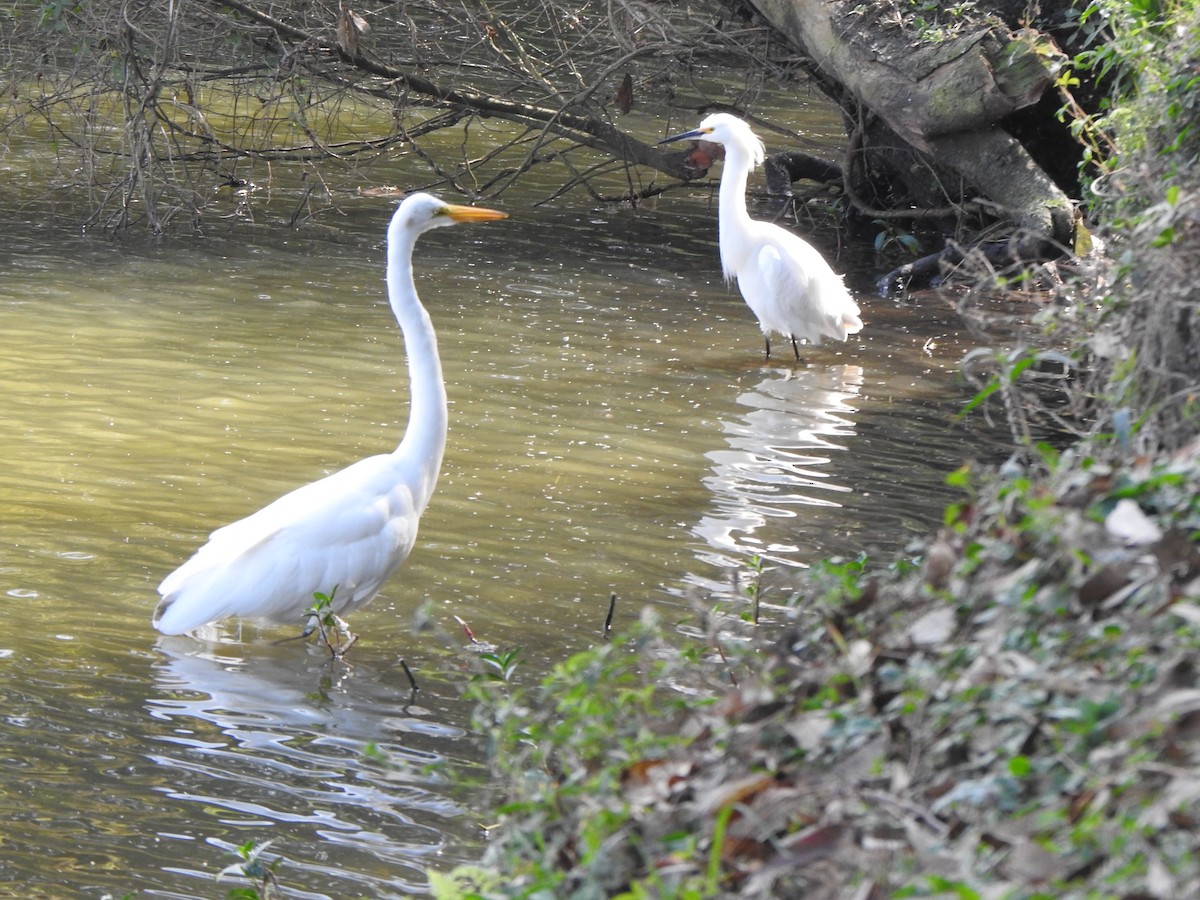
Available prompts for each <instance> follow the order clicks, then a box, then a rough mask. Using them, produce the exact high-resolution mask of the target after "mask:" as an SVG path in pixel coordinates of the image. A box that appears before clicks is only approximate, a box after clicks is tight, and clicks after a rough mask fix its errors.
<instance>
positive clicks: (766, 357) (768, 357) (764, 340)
mask: <svg viewBox="0 0 1200 900" xmlns="http://www.w3.org/2000/svg"><path fill="white" fill-rule="evenodd" d="M763 342H764V343H766V345H767V355H766V356H764V357H763V359H770V358H771V339H770V338H769V337H768V336H767V335H765V334H764V335H763Z"/></svg>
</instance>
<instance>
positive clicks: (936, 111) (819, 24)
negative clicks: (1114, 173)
mask: <svg viewBox="0 0 1200 900" xmlns="http://www.w3.org/2000/svg"><path fill="white" fill-rule="evenodd" d="M751 2H752V4H753V6H754V8H755V9H756V10H757V11H758V12H759V13H760V14H761V15H762V16H763V17H764V18H766V19H767V21H768V22H770V23H771V25H772V26H773V27H774V28H775V29H777V30H778V31H779V32H780V33H782V34H783V35H784V36H785V37H786V38H787V39H788V40H789V41H791V42H792V43H793V44H795V45H796V46H797V47H798V48H799V49H801V50H802V51H803V52H804V53H805V55H806V56H808V57H809V58H810V59H811V60H812V61H813V63H814V65H815V66H816V67H817V69H818V73H817V74H818V77H819V79H820V80H821V81H822V82H823V83H824V84H825V85H826V86H827V87H829V86H832V91H833V93H834V94H835V97H836V99H837V100H838V101H839V102H840V103H842V105H843V108H845V109H846V112H847V116H848V118H849V119H850V120H851V121H850V128H851V131H852V150H853V151H854V152H852V153H851V154H850V155H849V156H848V165H847V166H846V167H845V168H846V173H845V174H846V177H847V179H848V182H850V183H852V184H857V185H863V184H864V183H866V182H870V181H872V180H874V181H875V182H878V181H880V180H886V181H887V182H889V184H888V185H887V186H886V188H884V187H881V186H880V185H879V184H878V183H876V184H875V185H874V186H873V188H872V190H871V192H870V194H869V195H866V194H865V192H864V191H861V190H852V191H851V196H852V198H854V199H855V201H856V203H857V204H858V205H859V206H860V207H863V208H864V211H865V212H868V214H871V215H880V214H886V213H887V212H889V210H881V209H875V208H869V207H872V206H873V204H872V203H871V200H872V198H881V197H884V196H887V197H889V198H890V200H889V201H888V205H891V206H893V207H896V213H897V214H908V215H911V214H913V212H914V211H913V210H911V209H910V210H905V209H903V206H904V205H905V202H906V201H907V202H908V204H909V205H912V204H922V205H936V206H939V207H950V208H951V209H953V208H962V206H963V205H964V204H969V205H972V206H973V207H975V208H976V209H978V210H980V211H981V212H983V213H984V214H990V215H991V217H994V218H999V219H1007V220H1009V221H1010V222H1011V223H1012V224H1013V226H1014V227H1015V228H1017V229H1019V230H1023V231H1030V232H1033V233H1035V234H1036V235H1038V236H1039V237H1044V238H1047V239H1050V240H1053V241H1056V242H1058V243H1060V244H1063V245H1067V244H1069V242H1070V233H1071V228H1072V222H1073V215H1072V208H1071V200H1070V198H1069V197H1068V196H1067V194H1066V193H1065V192H1064V191H1063V190H1062V189H1061V188H1060V187H1059V186H1058V185H1057V184H1056V183H1055V182H1054V180H1053V179H1052V178H1051V177H1049V175H1047V174H1046V173H1045V172H1044V171H1043V170H1042V169H1041V167H1040V166H1039V165H1038V163H1037V162H1036V161H1035V159H1034V157H1033V155H1031V154H1030V152H1029V151H1028V150H1027V149H1026V147H1025V146H1023V145H1022V144H1021V143H1020V141H1018V140H1017V139H1016V138H1015V137H1013V136H1012V135H1011V134H1009V133H1008V131H1006V130H1005V129H1004V128H1003V127H1002V123H1003V122H1004V120H1005V119H1007V118H1009V117H1011V116H1013V115H1014V114H1017V113H1019V112H1020V111H1022V110H1026V109H1028V108H1030V107H1033V106H1034V105H1035V104H1037V103H1038V101H1039V100H1040V99H1041V98H1042V97H1043V95H1045V93H1046V92H1047V90H1049V89H1050V88H1051V87H1052V85H1053V83H1054V77H1055V74H1056V72H1057V71H1058V67H1059V66H1060V65H1061V64H1062V62H1063V60H1064V57H1063V55H1062V54H1061V52H1059V51H1058V49H1057V47H1056V46H1055V45H1054V42H1053V41H1052V40H1051V39H1050V38H1049V37H1047V36H1046V35H1044V34H1042V33H1041V32H1039V31H1036V30H1033V29H1029V28H1024V29H1019V30H1010V29H1009V27H1008V26H1007V25H1006V24H1005V23H1004V22H1003V21H1002V20H1001V19H999V18H995V19H989V20H986V21H980V22H978V23H977V24H975V25H973V26H971V27H970V28H969V29H963V30H960V31H958V32H957V33H954V34H947V35H945V36H944V37H941V38H939V39H936V40H931V39H930V37H929V35H923V36H919V37H918V36H916V35H914V34H913V33H911V31H909V30H907V29H906V28H905V27H904V25H903V23H901V22H900V21H898V20H897V21H890V20H886V19H885V18H884V15H883V13H884V8H885V7H887V6H888V4H867V3H861V2H853V0H843V2H828V0H751ZM899 144H902V145H904V146H903V148H902V149H900V148H898V145H899ZM937 198H940V200H941V202H940V203H939V204H933V201H934V200H935V199H937ZM950 211H951V210H950V209H946V208H940V209H931V210H930V213H931V215H946V214H947V213H948V212H950Z"/></svg>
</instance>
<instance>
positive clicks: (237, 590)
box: [154, 194, 507, 634]
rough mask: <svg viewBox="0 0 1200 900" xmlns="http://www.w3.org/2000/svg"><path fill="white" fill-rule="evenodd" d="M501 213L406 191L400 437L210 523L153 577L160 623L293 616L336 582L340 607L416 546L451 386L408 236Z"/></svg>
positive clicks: (391, 257)
mask: <svg viewBox="0 0 1200 900" xmlns="http://www.w3.org/2000/svg"><path fill="white" fill-rule="evenodd" d="M506 217H507V214H506V213H502V212H497V211H496V210H491V209H481V208H476V207H471V206H456V205H453V204H449V203H445V202H443V201H441V200H439V199H438V198H436V197H433V196H430V195H429V194H412V195H411V196H409V197H406V198H405V200H404V202H403V203H401V204H400V206H399V208H398V209H397V210H396V212H395V214H394V215H393V216H392V221H391V224H390V225H389V226H388V232H387V289H388V299H389V301H390V302H391V306H392V312H394V313H395V315H396V321H397V322H398V323H399V324H400V330H401V331H402V332H403V334H404V343H405V347H406V350H407V353H408V370H409V380H410V388H409V389H410V392H411V405H410V408H409V417H408V427H407V428H406V429H405V432H404V438H403V440H401V441H400V445H399V446H398V447H397V448H396V449H395V450H394V451H393V452H391V453H384V454H380V455H378V456H371V457H368V458H366V459H363V460H360V461H358V462H356V463H354V464H353V465H351V466H348V467H347V468H345V469H342V470H341V471H340V472H335V473H334V474H332V475H330V476H328V477H326V478H322V479H321V480H320V481H315V482H313V483H312V484H306V485H304V486H303V487H301V488H297V489H296V490H294V491H292V492H291V493H288V494H285V495H284V496H282V497H280V498H279V499H278V500H276V501H275V502H274V503H271V504H270V505H269V506H266V507H264V508H263V509H260V510H259V511H258V512H256V513H254V514H253V515H251V516H248V517H246V518H244V519H242V520H240V521H238V522H234V523H233V524H231V525H226V526H225V527H224V528H219V529H217V530H216V531H214V532H213V533H212V534H211V535H210V536H209V540H208V543H207V544H205V545H204V546H203V547H201V548H200V549H199V550H198V551H197V552H196V554H195V555H194V556H193V557H192V558H191V559H189V560H188V561H187V562H185V563H184V564H183V565H182V566H180V567H179V568H178V569H176V570H175V571H174V572H172V573H171V574H170V575H168V576H167V577H166V578H165V579H163V582H162V584H160V585H159V587H158V592H159V593H160V594H161V595H162V599H161V600H160V601H159V604H158V607H157V608H156V609H155V610H154V627H155V628H157V629H158V630H159V631H161V632H163V633H165V634H183V633H185V632H189V631H193V630H195V629H197V628H199V627H201V626H202V625H207V624H210V623H214V622H218V621H220V620H221V619H224V618H226V617H227V616H238V617H242V618H248V619H258V620H262V621H265V622H273V623H281V622H297V623H298V622H299V621H300V620H301V619H302V618H303V617H304V615H305V613H306V612H307V611H308V610H309V609H310V608H311V607H312V605H313V603H314V600H313V595H314V594H316V593H318V592H321V593H324V594H326V595H330V594H332V597H333V602H332V604H331V605H330V607H329V609H328V612H331V613H333V614H334V615H335V616H338V617H341V616H345V615H347V614H349V613H350V612H352V611H353V610H355V609H358V608H359V607H361V606H363V605H364V604H366V603H367V602H368V601H369V600H371V598H372V597H374V596H375V594H376V592H378V590H379V588H380V587H381V586H382V585H383V583H384V582H385V581H386V580H387V578H388V576H390V575H391V574H392V573H393V572H394V571H395V570H396V568H397V566H399V565H400V564H401V563H402V562H404V559H405V557H407V556H408V554H409V551H410V550H412V547H413V543H414V542H415V540H416V537H417V522H418V520H419V518H420V516H421V513H422V512H424V510H425V506H426V505H427V504H428V502H429V498H430V495H432V494H433V488H434V485H435V484H436V483H437V477H438V470H439V469H440V468H441V465H442V453H443V451H444V450H445V449H446V422H447V412H446V387H445V384H444V383H443V381H442V365H441V360H440V359H439V358H438V351H437V338H436V336H435V334H434V331H433V323H432V322H431V321H430V319H429V314H428V313H427V312H426V311H425V308H424V307H423V306H422V305H421V301H420V299H419V298H418V297H417V289H416V285H415V284H414V283H413V270H412V254H413V245H414V244H415V243H416V241H417V237H418V236H420V235H421V234H423V233H424V232H426V231H429V230H430V229H432V228H437V227H439V226H442V225H453V224H454V223H456V222H485V221H490V220H493V219H503V218H506Z"/></svg>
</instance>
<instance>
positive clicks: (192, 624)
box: [155, 455, 420, 634]
mask: <svg viewBox="0 0 1200 900" xmlns="http://www.w3.org/2000/svg"><path fill="white" fill-rule="evenodd" d="M406 481H407V479H405V478H403V477H402V476H401V475H400V474H399V473H398V472H397V461H396V460H395V458H394V457H392V456H390V455H381V456H372V457H368V458H367V459H364V460H361V461H359V462H357V463H355V464H354V465H352V466H349V467H347V468H345V469H342V470H341V471H340V472H335V473H334V474H333V475H330V476H329V477H327V478H323V479H321V480H320V481H317V482H314V483H312V484H307V485H304V486H303V487H300V488H297V489H296V490H294V491H292V492H291V493H289V494H285V495H284V496H282V497H280V498H279V499H278V500H276V501H275V502H274V503H272V504H270V505H269V506H266V507H264V508H263V509H261V510H259V511H258V512H256V513H254V514H253V515H250V516H247V517H246V518H244V519H241V520H239V521H237V522H233V523H232V524H230V525H226V526H225V527H224V528H219V529H217V530H216V531H214V532H213V533H212V534H211V535H210V537H209V541H208V543H207V544H205V545H204V546H203V547H201V548H200V549H199V550H198V551H196V554H195V555H194V556H193V557H192V558H191V559H189V560H188V561H187V562H186V563H184V564H183V565H182V566H180V567H179V568H178V569H176V570H175V571H174V572H172V573H171V574H170V575H168V576H167V577H166V578H165V579H164V580H163V582H162V584H161V585H159V589H158V590H159V593H160V594H161V595H162V597H163V599H162V602H161V603H160V604H159V607H158V610H157V611H156V612H155V626H156V627H157V628H158V629H159V630H160V631H163V632H164V633H167V634H182V633H184V632H187V631H191V630H193V629H195V628H198V627H200V626H201V625H204V624H206V623H208V622H213V621H217V620H219V619H223V618H225V617H226V616H242V617H246V618H255V619H263V620H266V621H276V622H279V621H288V620H295V621H297V622H299V621H300V620H299V618H298V617H297V611H298V610H303V609H306V608H307V607H308V606H309V605H311V603H312V600H313V594H314V593H316V592H318V591H320V592H322V593H326V594H328V593H330V592H331V591H334V589H335V588H336V593H335V595H334V605H333V611H334V612H337V613H338V614H344V613H349V612H350V611H351V610H352V609H354V608H355V607H358V606H361V605H362V604H363V603H366V602H367V601H368V600H370V599H371V597H373V596H374V595H375V593H376V592H377V591H378V590H379V588H380V587H381V586H382V585H383V583H384V581H385V580H386V579H387V578H388V576H389V575H391V574H392V572H394V571H395V569H396V567H397V566H399V565H400V563H401V562H403V561H404V559H405V557H407V556H408V553H409V551H410V550H411V549H412V546H413V544H414V542H415V541H416V536H417V523H418V517H419V514H420V510H418V509H416V508H415V506H414V503H413V497H412V493H411V491H410V490H409V488H408V486H407V484H406Z"/></svg>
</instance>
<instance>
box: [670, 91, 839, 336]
mask: <svg viewBox="0 0 1200 900" xmlns="http://www.w3.org/2000/svg"><path fill="white" fill-rule="evenodd" d="M688 139H693V140H701V141H712V142H714V143H717V144H722V145H724V147H725V170H724V172H722V174H721V193H720V203H719V209H718V231H719V239H720V246H721V268H722V269H723V270H724V272H725V280H726V281H737V283H738V288H739V289H740V290H741V292H742V297H743V298H745V300H746V305H747V306H749V307H750V309H751V310H752V311H753V312H754V315H756V316H757V317H758V324H759V325H760V326H761V327H762V332H763V338H764V340H765V341H766V346H767V358H768V359H769V358H770V356H771V332H772V331H777V332H779V333H780V334H782V335H783V336H784V337H786V338H790V339H791V342H792V350H793V351H794V352H795V354H796V359H799V358H800V348H799V347H797V346H796V341H797V340H806V341H808V342H809V343H811V344H813V345H814V346H816V345H818V344H820V343H821V338H822V337H831V338H837V339H838V340H840V341H844V340H846V337H847V336H848V335H851V334H854V333H856V332H858V331H861V330H862V327H863V323H862V319H860V318H859V312H860V311H859V308H858V304H857V303H855V302H854V298H852V297H851V296H850V292H849V291H847V290H846V286H845V285H844V284H843V283H842V279H841V276H839V275H838V274H837V273H835V272H834V271H833V269H831V268H829V264H828V263H827V262H825V260H824V259H823V258H822V257H821V254H820V253H818V252H817V251H816V250H815V249H814V248H813V247H812V246H810V245H809V244H808V243H806V242H805V241H804V240H802V239H801V238H799V237H797V236H796V235H795V234H793V233H792V232H790V231H788V230H786V229H784V228H780V227H779V226H778V225H775V224H772V223H771V222H760V221H758V220H757V219H751V218H750V214H749V213H748V212H746V180H747V178H748V177H749V175H750V172H751V171H753V169H754V167H755V166H757V165H758V164H759V163H761V162H762V161H763V159H764V158H765V154H766V151H765V150H764V148H763V143H762V141H760V140H759V139H758V136H757V135H755V133H754V132H753V131H751V130H750V126H749V125H747V124H746V123H745V122H743V121H742V120H741V119H739V118H738V117H737V116H733V115H730V114H729V113H713V114H712V115H711V116H708V117H707V118H705V119H704V121H702V122H701V123H700V127H698V128H695V129H693V130H692V131H685V132H683V134H676V135H673V136H672V137H669V138H665V139H663V140H661V141H659V143H660V144H666V143H670V142H671V141H683V140H688Z"/></svg>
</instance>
